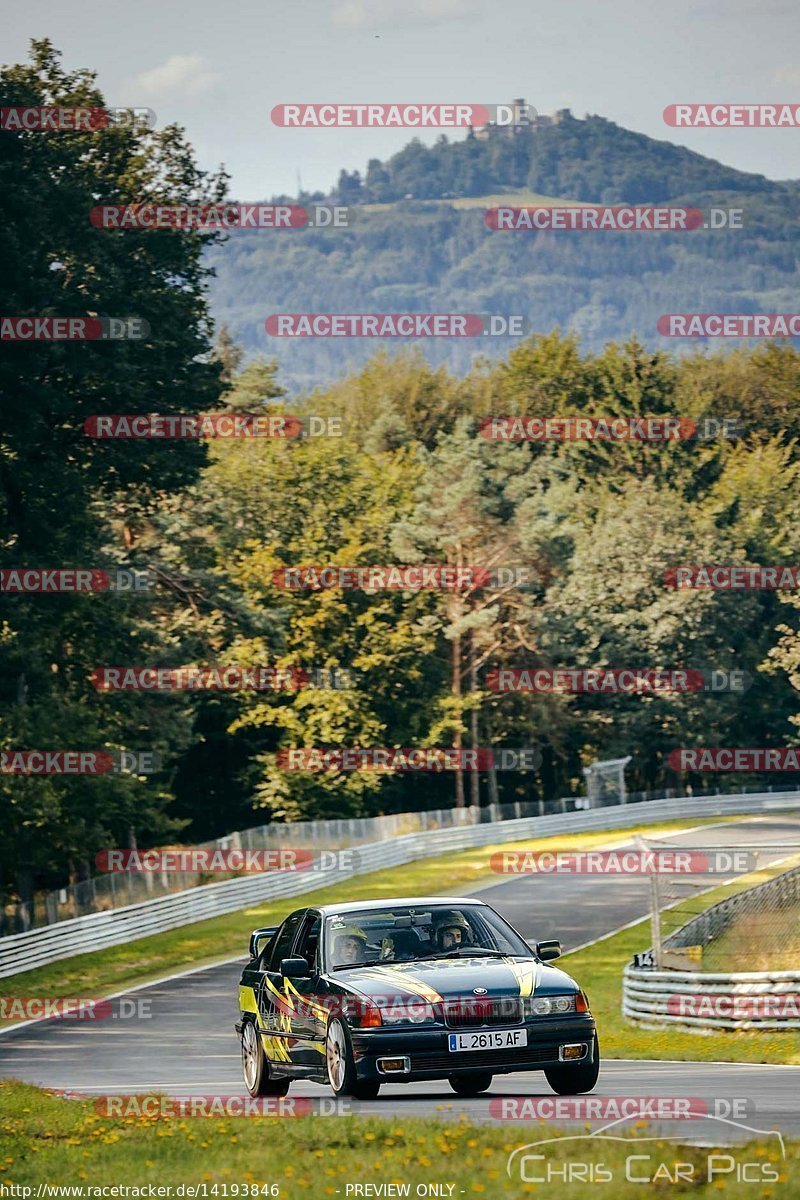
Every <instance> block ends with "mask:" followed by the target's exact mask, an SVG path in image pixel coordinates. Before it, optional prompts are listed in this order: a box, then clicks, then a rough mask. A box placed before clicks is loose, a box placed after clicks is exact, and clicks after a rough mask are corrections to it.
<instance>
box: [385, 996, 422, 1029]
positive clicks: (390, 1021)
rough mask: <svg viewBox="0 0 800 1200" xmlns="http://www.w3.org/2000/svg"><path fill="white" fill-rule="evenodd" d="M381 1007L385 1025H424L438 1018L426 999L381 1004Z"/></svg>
mask: <svg viewBox="0 0 800 1200" xmlns="http://www.w3.org/2000/svg"><path fill="white" fill-rule="evenodd" d="M379 1009H380V1014H381V1021H382V1023H383V1024H384V1025H424V1024H426V1022H429V1021H433V1020H435V1019H436V1014H435V1013H434V1011H433V1009H432V1008H431V1006H430V1004H428V1003H427V1002H426V1001H425V1000H404V1001H402V1002H398V1003H395V1004H386V1005H383V1004H381V1005H380V1006H379Z"/></svg>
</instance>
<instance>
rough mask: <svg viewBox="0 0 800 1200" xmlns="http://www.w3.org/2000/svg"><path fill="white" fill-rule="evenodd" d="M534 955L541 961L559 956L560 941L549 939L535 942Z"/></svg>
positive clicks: (548, 960)
mask: <svg viewBox="0 0 800 1200" xmlns="http://www.w3.org/2000/svg"><path fill="white" fill-rule="evenodd" d="M536 957H537V958H540V959H541V960H542V962H550V961H551V960H552V959H554V958H561V942H559V941H556V940H555V939H551V940H550V941H547V942H537V943H536Z"/></svg>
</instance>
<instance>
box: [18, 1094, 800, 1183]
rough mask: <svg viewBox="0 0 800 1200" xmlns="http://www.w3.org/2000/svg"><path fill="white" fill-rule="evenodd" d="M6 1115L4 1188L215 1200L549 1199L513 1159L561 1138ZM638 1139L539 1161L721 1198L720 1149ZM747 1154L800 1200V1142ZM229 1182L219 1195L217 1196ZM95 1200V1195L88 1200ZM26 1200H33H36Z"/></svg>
mask: <svg viewBox="0 0 800 1200" xmlns="http://www.w3.org/2000/svg"><path fill="white" fill-rule="evenodd" d="M0 1107H2V1110H3V1116H2V1118H0V1184H3V1185H6V1186H7V1185H9V1184H12V1183H13V1184H15V1185H17V1187H19V1186H25V1187H32V1188H34V1189H35V1188H36V1186H37V1185H38V1184H40V1183H47V1184H56V1185H58V1184H61V1185H66V1186H71V1185H82V1186H83V1187H84V1188H86V1187H91V1186H93V1185H109V1184H111V1185H114V1184H122V1185H128V1186H131V1185H132V1186H137V1187H144V1188H145V1189H147V1186H148V1184H153V1185H162V1186H169V1185H171V1186H172V1187H175V1185H177V1184H186V1185H192V1184H194V1185H198V1184H199V1185H202V1184H203V1183H205V1184H206V1185H207V1194H208V1195H209V1196H212V1197H213V1196H214V1195H217V1196H221V1195H223V1194H224V1192H223V1185H227V1195H229V1196H230V1195H231V1194H232V1190H233V1185H237V1184H238V1185H239V1187H240V1188H241V1185H243V1184H249V1185H253V1184H260V1185H264V1184H266V1185H270V1184H277V1185H278V1188H279V1192H278V1194H279V1196H280V1197H281V1200H324V1198H326V1197H332V1198H334V1200H335V1198H336V1197H337V1195H338V1196H339V1197H341V1200H346V1192H345V1185H346V1184H348V1183H350V1184H357V1183H361V1184H367V1183H369V1184H372V1185H376V1184H378V1185H379V1184H386V1183H400V1182H402V1183H408V1184H410V1185H411V1189H410V1195H411V1196H413V1195H414V1194H415V1190H416V1185H417V1184H421V1183H424V1184H431V1183H439V1184H441V1183H444V1184H453V1185H454V1187H453V1190H452V1196H453V1197H454V1198H456V1200H458V1198H460V1197H461V1196H462V1195H464V1196H468V1197H481V1196H482V1197H485V1198H486V1200H496V1198H498V1197H502V1198H504V1200H505V1198H506V1197H508V1198H509V1200H513V1198H514V1197H520V1196H531V1195H533V1196H535V1195H537V1194H542V1187H541V1186H540V1185H534V1184H524V1183H522V1182H520V1179H519V1175H518V1174H517V1176H516V1179H514V1178H511V1179H509V1177H508V1176H507V1175H506V1162H507V1159H508V1155H509V1153H510V1152H511V1151H512V1150H515V1149H517V1148H518V1147H520V1146H523V1145H525V1144H527V1143H529V1142H532V1141H537V1140H539V1139H544V1138H548V1137H554V1136H556V1131H555V1130H554V1129H553V1128H548V1127H546V1126H544V1125H542V1124H540V1123H539V1122H530V1123H528V1124H526V1125H521V1124H514V1125H511V1124H503V1125H502V1126H501V1125H499V1124H488V1125H480V1126H475V1125H472V1124H471V1123H470V1122H468V1121H464V1120H459V1121H442V1122H441V1123H435V1122H432V1121H431V1120H430V1119H428V1120H421V1119H418V1118H416V1119H408V1120H406V1119H404V1118H401V1117H398V1116H395V1117H394V1118H393V1119H390V1120H386V1119H383V1118H377V1117H355V1116H345V1117H299V1118H294V1119H289V1118H269V1117H265V1118H253V1119H244V1118H240V1119H235V1118H234V1119H230V1118H225V1119H213V1118H210V1119H203V1118H194V1119H177V1118H172V1119H169V1118H168V1119H159V1118H134V1119H124V1118H115V1119H113V1120H109V1119H107V1118H105V1117H101V1116H98V1115H97V1113H96V1112H95V1109H94V1104H93V1103H92V1102H88V1101H83V1100H68V1099H64V1098H60V1097H55V1096H52V1095H49V1094H48V1093H46V1092H43V1091H40V1090H39V1089H38V1088H34V1087H30V1086H27V1085H22V1084H17V1083H14V1082H9V1081H5V1082H2V1083H0ZM684 1128H685V1127H684ZM566 1132H572V1133H576V1132H579V1131H578V1130H571V1131H566ZM624 1132H625V1135H626V1136H628V1135H630V1136H632V1137H634V1138H635V1139H636V1141H634V1143H633V1144H632V1143H631V1142H622V1143H613V1142H608V1141H604V1142H602V1143H598V1142H594V1143H593V1142H592V1141H590V1140H581V1141H580V1142H578V1143H576V1142H559V1141H556V1142H554V1143H552V1144H551V1145H548V1146H545V1147H544V1151H543V1152H544V1153H546V1155H547V1163H546V1164H537V1173H539V1172H543V1171H545V1170H548V1169H549V1170H550V1171H556V1170H560V1171H563V1169H564V1167H565V1165H566V1166H569V1165H570V1164H575V1163H576V1160H578V1159H580V1160H582V1161H584V1162H587V1163H590V1164H593V1165H594V1164H600V1163H602V1164H604V1166H605V1168H606V1169H607V1170H609V1171H611V1172H612V1174H613V1177H614V1181H613V1185H612V1187H610V1188H609V1189H608V1190H607V1191H603V1192H601V1194H603V1195H606V1196H609V1198H610V1197H612V1196H613V1197H614V1200H616V1198H617V1197H622V1198H623V1200H627V1198H628V1197H634V1196H641V1195H642V1185H641V1184H640V1183H628V1182H626V1180H625V1159H626V1157H627V1156H628V1155H633V1154H647V1155H650V1156H651V1159H650V1163H649V1164H648V1167H649V1170H648V1173H649V1174H651V1175H652V1174H653V1173H654V1171H655V1169H656V1167H657V1165H658V1164H659V1163H660V1162H662V1161H664V1162H665V1163H668V1164H672V1163H674V1162H675V1161H679V1162H682V1163H691V1164H692V1166H693V1168H694V1171H695V1177H696V1179H697V1182H696V1183H691V1184H688V1183H687V1184H684V1185H681V1186H675V1187H671V1186H669V1185H667V1184H662V1185H660V1186H658V1185H653V1186H654V1194H657V1195H662V1196H677V1197H680V1196H684V1195H686V1194H687V1193H691V1195H692V1196H693V1197H710V1196H716V1195H719V1191H720V1186H719V1183H718V1182H716V1181H714V1182H712V1183H708V1182H707V1178H706V1177H707V1172H708V1156H709V1154H710V1153H713V1151H711V1150H709V1148H707V1147H703V1148H699V1147H683V1146H680V1147H679V1146H678V1145H676V1144H675V1143H672V1144H664V1143H656V1142H649V1141H648V1142H647V1143H645V1144H644V1145H641V1144H637V1142H638V1139H639V1138H644V1137H648V1130H647V1127H646V1126H643V1125H642V1124H641V1123H639V1124H637V1126H636V1127H635V1128H634V1127H633V1126H625V1127H624ZM670 1132H672V1130H670ZM675 1132H677V1130H675ZM735 1154H736V1158H737V1160H738V1161H745V1160H746V1161H748V1162H752V1163H758V1164H760V1165H761V1164H763V1166H762V1167H761V1168H760V1169H766V1170H769V1171H773V1172H775V1173H776V1174H777V1175H778V1176H779V1179H778V1182H777V1183H776V1185H775V1186H776V1187H778V1189H779V1190H778V1192H777V1193H774V1194H777V1195H780V1194H784V1195H786V1196H787V1200H788V1197H789V1196H791V1195H797V1192H796V1191H790V1189H786V1190H785V1191H782V1190H781V1189H780V1183H781V1182H785V1181H787V1180H796V1179H797V1178H798V1167H800V1143H798V1142H797V1141H787V1143H786V1160H785V1161H784V1160H783V1159H782V1158H781V1154H780V1148H779V1145H778V1144H777V1139H774V1138H770V1139H766V1138H763V1139H759V1140H757V1141H754V1142H752V1143H750V1144H749V1145H748V1146H746V1147H744V1146H743V1147H739V1148H738V1149H737V1150H736V1151H735ZM518 1158H519V1156H518ZM635 1166H636V1172H637V1173H639V1172H642V1171H643V1170H644V1167H645V1164H642V1163H641V1162H637V1163H636V1164H635ZM573 1169H574V1167H573ZM215 1185H217V1191H216V1192H214V1191H213V1190H212V1189H214V1187H215ZM546 1186H547V1185H545V1187H546ZM731 1187H732V1190H735V1194H736V1196H737V1197H742V1200H749V1198H751V1197H768V1196H771V1195H773V1192H772V1191H771V1190H770V1189H769V1188H766V1189H765V1186H764V1183H763V1182H762V1183H759V1184H746V1183H741V1184H733V1185H731ZM596 1188H597V1184H596V1183H591V1182H578V1183H566V1184H565V1183H562V1182H561V1179H560V1176H558V1175H556V1176H555V1180H554V1182H552V1183H551V1184H550V1187H549V1189H547V1194H548V1195H556V1194H557V1195H558V1196H559V1197H564V1198H565V1200H573V1198H574V1200H587V1198H588V1197H590V1196H596V1195H597V1191H596ZM34 1194H35V1192H34ZM146 1194H147V1191H146V1190H145V1192H144V1195H146ZM241 1194H242V1193H241V1191H239V1195H241ZM362 1194H363V1193H362ZM373 1194H374V1193H373ZM6 1195H10V1193H8V1192H7V1193H6ZM90 1195H91V1193H86V1192H84V1196H90ZM350 1195H351V1196H352V1195H353V1193H352V1192H351V1193H350ZM445 1195H447V1192H445ZM23 1200H27V1198H25V1197H24V1196H23Z"/></svg>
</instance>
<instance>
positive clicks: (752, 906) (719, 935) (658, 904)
mask: <svg viewBox="0 0 800 1200" xmlns="http://www.w3.org/2000/svg"><path fill="white" fill-rule="evenodd" d="M746 839H747V833H746V831H742V834H741V837H740V838H738V839H736V838H733V837H730V836H728V837H726V835H725V832H724V830H721V831H720V837H719V838H718V839H715V840H714V843H713V845H712V844H704V845H702V846H691V845H688V844H687V842H686V841H685V840H680V841H677V840H674V841H670V840H668V839H667V838H641V837H640V838H637V839H636V841H637V847H638V849H639V850H640V851H641V853H642V854H643V855H646V856H647V858H646V863H647V867H646V870H647V874H648V877H649V884H650V922H651V932H652V943H653V944H652V958H651V961H650V963H649V965H652V966H653V967H656V968H666V969H669V968H675V969H680V970H693V969H696V970H702V971H710V972H713V971H720V972H730V971H769V970H791V969H795V968H797V967H800V827H797V832H796V833H794V834H792V833H791V831H788V832H787V831H786V830H781V829H780V828H779V827H778V828H776V831H775V836H774V837H772V836H771V835H770V836H767V837H765V838H764V839H763V840H759V841H758V842H755V841H751V842H749V843H748V841H747V840H746Z"/></svg>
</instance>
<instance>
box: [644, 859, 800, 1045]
mask: <svg viewBox="0 0 800 1200" xmlns="http://www.w3.org/2000/svg"><path fill="white" fill-rule="evenodd" d="M799 902H800V867H793V868H792V869H791V870H789V871H784V872H783V873H782V874H781V875H777V876H776V877H775V878H774V879H768V880H767V881H766V882H764V883H759V884H756V885H755V886H754V887H751V888H745V889H744V890H743V891H740V892H737V893H736V894H735V895H734V896H728V897H726V899H725V900H720V901H718V902H717V903H716V904H712V905H711V906H710V907H709V908H707V909H706V910H705V911H704V912H702V913H698V914H697V916H695V917H692V919H691V920H689V921H687V922H686V923H685V924H684V925H682V926H681V927H680V929H676V930H675V932H674V933H672V934H670V936H669V937H667V938H665V939H664V943H663V949H664V950H670V949H672V950H679V949H682V948H684V947H687V946H707V945H709V944H710V943H711V942H712V941H714V940H715V939H716V938H718V937H720V935H721V934H723V933H724V932H725V930H726V929H728V928H729V926H731V925H732V924H733V923H734V922H735V921H736V920H737V918H740V917H741V916H743V915H747V914H752V913H758V912H762V911H764V909H765V908H767V909H770V910H771V909H772V908H774V909H775V910H782V909H791V908H793V907H796V906H797V904H798V903H799ZM682 997H689V999H688V1000H682ZM782 997H785V998H788V999H789V1000H790V1001H791V1002H790V1003H784V1004H783V1005H782V1006H781V1005H780V1004H779V1003H778V1002H779V1001H780V1000H781V998H782ZM792 998H796V1003H795V1000H794V999H792ZM765 999H768V1001H769V1002H765ZM779 1007H782V1008H783V1013H782V1015H781V1016H778V1015H777V1012H776V1009H778V1008H779ZM622 1012H623V1014H624V1015H625V1016H626V1017H627V1018H628V1019H629V1020H631V1021H634V1022H635V1023H636V1024H638V1025H643V1026H644V1027H645V1028H659V1027H663V1026H664V1025H681V1026H687V1027H689V1028H696V1029H698V1030H703V1029H764V1030H767V1029H773V1030H774V1029H800V968H799V969H798V970H796V971H730V972H721V971H686V970H679V969H665V970H653V969H652V968H650V969H648V968H647V967H635V966H632V965H628V966H627V967H625V969H624V971H623V973H622ZM795 1014H796V1015H795Z"/></svg>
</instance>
